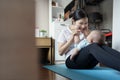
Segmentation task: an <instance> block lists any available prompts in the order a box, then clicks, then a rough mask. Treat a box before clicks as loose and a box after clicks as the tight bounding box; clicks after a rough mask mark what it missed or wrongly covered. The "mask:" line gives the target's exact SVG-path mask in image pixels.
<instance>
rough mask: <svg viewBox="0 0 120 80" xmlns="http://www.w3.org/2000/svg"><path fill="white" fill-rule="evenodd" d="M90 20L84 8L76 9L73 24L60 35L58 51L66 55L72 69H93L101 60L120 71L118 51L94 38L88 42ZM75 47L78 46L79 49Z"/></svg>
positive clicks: (68, 64) (66, 62)
mask: <svg viewBox="0 0 120 80" xmlns="http://www.w3.org/2000/svg"><path fill="white" fill-rule="evenodd" d="M88 20H89V19H88V16H87V14H86V12H85V11H84V10H82V9H78V10H76V11H75V12H74V13H73V15H72V22H73V23H72V25H69V26H68V27H66V29H64V30H62V32H61V33H60V35H59V38H58V52H59V54H60V55H61V56H62V55H65V57H66V61H65V64H66V66H67V67H68V68H72V69H91V68H94V67H95V66H96V65H97V64H98V62H100V63H102V64H104V65H106V66H108V67H111V68H114V69H116V70H119V71H120V53H119V52H118V51H116V50H113V49H112V48H110V47H108V46H106V45H104V44H99V43H97V42H93V41H92V40H91V41H88V42H86V40H85V39H87V37H88V35H89V33H90V30H89V29H88V27H89V26H88ZM93 35H94V34H93ZM101 37H103V36H101ZM101 40H102V39H101ZM88 43H89V44H88ZM75 48H78V49H77V51H76V50H75Z"/></svg>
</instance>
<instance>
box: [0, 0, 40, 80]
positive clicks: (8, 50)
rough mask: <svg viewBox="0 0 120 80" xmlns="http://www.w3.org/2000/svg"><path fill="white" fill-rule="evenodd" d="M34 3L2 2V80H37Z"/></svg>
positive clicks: (19, 0) (31, 1)
mask: <svg viewBox="0 0 120 80" xmlns="http://www.w3.org/2000/svg"><path fill="white" fill-rule="evenodd" d="M34 6H35V2H34V0H0V80H38V71H39V69H38V63H37V61H38V59H37V50H36V49H35V47H34V46H35V38H34V26H35V7H34Z"/></svg>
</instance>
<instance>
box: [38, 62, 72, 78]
mask: <svg viewBox="0 0 120 80" xmlns="http://www.w3.org/2000/svg"><path fill="white" fill-rule="evenodd" d="M42 66H44V65H42V64H41V65H40V68H39V69H40V72H39V75H40V76H39V78H40V80H70V79H68V78H65V77H63V76H60V75H58V74H56V73H54V72H52V71H50V70H47V69H45V68H43V67H42Z"/></svg>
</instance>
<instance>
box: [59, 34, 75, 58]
mask: <svg viewBox="0 0 120 80" xmlns="http://www.w3.org/2000/svg"><path fill="white" fill-rule="evenodd" d="M73 42H74V35H73V34H72V35H71V37H70V39H69V40H68V41H67V42H64V43H61V42H58V52H59V54H60V55H61V56H62V55H63V54H64V53H66V52H67V51H68V49H69V47H70V46H71V44H72V43H73Z"/></svg>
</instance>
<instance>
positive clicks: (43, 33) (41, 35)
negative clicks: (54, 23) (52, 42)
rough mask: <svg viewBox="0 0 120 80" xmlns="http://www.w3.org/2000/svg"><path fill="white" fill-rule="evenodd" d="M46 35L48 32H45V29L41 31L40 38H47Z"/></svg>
mask: <svg viewBox="0 0 120 80" xmlns="http://www.w3.org/2000/svg"><path fill="white" fill-rule="evenodd" d="M46 33H47V31H46V30H44V29H42V30H40V37H45V36H46Z"/></svg>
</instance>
